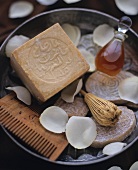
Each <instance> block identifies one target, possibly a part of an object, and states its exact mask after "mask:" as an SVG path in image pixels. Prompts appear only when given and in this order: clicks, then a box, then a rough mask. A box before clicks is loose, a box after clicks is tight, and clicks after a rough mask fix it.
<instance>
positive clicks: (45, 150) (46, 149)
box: [41, 143, 52, 155]
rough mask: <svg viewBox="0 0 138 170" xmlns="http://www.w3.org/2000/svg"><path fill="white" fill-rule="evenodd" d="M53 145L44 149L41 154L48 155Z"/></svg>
mask: <svg viewBox="0 0 138 170" xmlns="http://www.w3.org/2000/svg"><path fill="white" fill-rule="evenodd" d="M51 145H52V143H49V144H48V145H47V146H46V147H45V148H44V149H43V151H42V152H41V154H42V155H44V153H45V154H46V153H48V152H49V151H50V149H51Z"/></svg>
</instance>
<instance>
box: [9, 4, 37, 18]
mask: <svg viewBox="0 0 138 170" xmlns="http://www.w3.org/2000/svg"><path fill="white" fill-rule="evenodd" d="M33 10H34V6H33V4H32V3H30V2H27V1H18V2H13V3H12V4H11V6H10V8H9V18H22V17H26V16H28V15H29V14H31V13H32V11H33Z"/></svg>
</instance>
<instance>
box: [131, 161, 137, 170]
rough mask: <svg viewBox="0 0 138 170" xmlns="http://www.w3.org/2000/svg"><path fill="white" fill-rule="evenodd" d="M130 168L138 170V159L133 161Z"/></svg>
mask: <svg viewBox="0 0 138 170" xmlns="http://www.w3.org/2000/svg"><path fill="white" fill-rule="evenodd" d="M129 170H138V161H136V162H135V163H133V164H132V166H131V167H130V169H129Z"/></svg>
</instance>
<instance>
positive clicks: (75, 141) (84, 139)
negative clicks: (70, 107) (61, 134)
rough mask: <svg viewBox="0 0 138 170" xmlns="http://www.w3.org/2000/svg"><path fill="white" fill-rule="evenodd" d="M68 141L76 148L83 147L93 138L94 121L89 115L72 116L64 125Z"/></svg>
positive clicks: (95, 133)
mask: <svg viewBox="0 0 138 170" xmlns="http://www.w3.org/2000/svg"><path fill="white" fill-rule="evenodd" d="M65 133H66V137H67V140H68V142H69V143H70V144H71V145H72V146H73V147H74V148H76V149H85V148H87V147H89V146H90V145H91V144H92V142H93V141H94V140H95V138H96V135H97V131H96V124H95V122H94V121H93V120H92V119H91V118H89V117H80V116H72V117H71V118H70V119H69V121H68V123H67V125H66V132H65Z"/></svg>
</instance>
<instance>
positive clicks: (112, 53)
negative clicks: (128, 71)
mask: <svg viewBox="0 0 138 170" xmlns="http://www.w3.org/2000/svg"><path fill="white" fill-rule="evenodd" d="M95 64H96V67H97V70H99V71H101V72H103V73H106V74H108V75H110V76H115V75H116V74H118V73H119V72H120V71H121V69H122V67H123V64H124V43H123V42H122V41H121V40H120V39H113V40H112V41H111V42H109V43H108V44H107V45H105V46H104V47H103V48H102V49H101V50H100V51H99V53H98V54H97V56H96V60H95Z"/></svg>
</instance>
